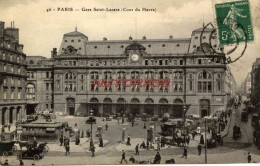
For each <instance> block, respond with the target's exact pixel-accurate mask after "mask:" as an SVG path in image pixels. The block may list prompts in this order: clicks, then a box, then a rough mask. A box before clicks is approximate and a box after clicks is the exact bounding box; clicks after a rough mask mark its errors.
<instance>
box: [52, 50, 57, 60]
mask: <svg viewBox="0 0 260 166" xmlns="http://www.w3.org/2000/svg"><path fill="white" fill-rule="evenodd" d="M56 55H57V48H53V49H52V51H51V58H53V57H55V56H56Z"/></svg>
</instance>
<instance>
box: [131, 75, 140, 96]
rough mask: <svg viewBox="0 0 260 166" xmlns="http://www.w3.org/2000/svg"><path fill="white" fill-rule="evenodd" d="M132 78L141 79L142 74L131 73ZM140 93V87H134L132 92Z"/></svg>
mask: <svg viewBox="0 0 260 166" xmlns="http://www.w3.org/2000/svg"><path fill="white" fill-rule="evenodd" d="M131 78H132V79H133V80H138V79H140V73H139V72H138V71H133V72H131ZM139 91H140V87H139V86H138V85H135V86H132V92H139Z"/></svg>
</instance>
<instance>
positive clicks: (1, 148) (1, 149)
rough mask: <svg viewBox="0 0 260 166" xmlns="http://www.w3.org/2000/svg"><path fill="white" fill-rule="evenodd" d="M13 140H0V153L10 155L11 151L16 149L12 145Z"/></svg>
mask: <svg viewBox="0 0 260 166" xmlns="http://www.w3.org/2000/svg"><path fill="white" fill-rule="evenodd" d="M14 144H15V141H1V142H0V155H2V156H10V155H12V154H13V152H15V151H17V147H16V146H15V145H14Z"/></svg>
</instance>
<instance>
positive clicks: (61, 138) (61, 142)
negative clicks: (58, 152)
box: [60, 135, 63, 146]
mask: <svg viewBox="0 0 260 166" xmlns="http://www.w3.org/2000/svg"><path fill="white" fill-rule="evenodd" d="M62 144H63V135H61V136H60V146H62Z"/></svg>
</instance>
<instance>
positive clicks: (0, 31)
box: [0, 21, 5, 38]
mask: <svg viewBox="0 0 260 166" xmlns="http://www.w3.org/2000/svg"><path fill="white" fill-rule="evenodd" d="M4 29H5V22H2V21H0V38H1V37H4Z"/></svg>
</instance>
